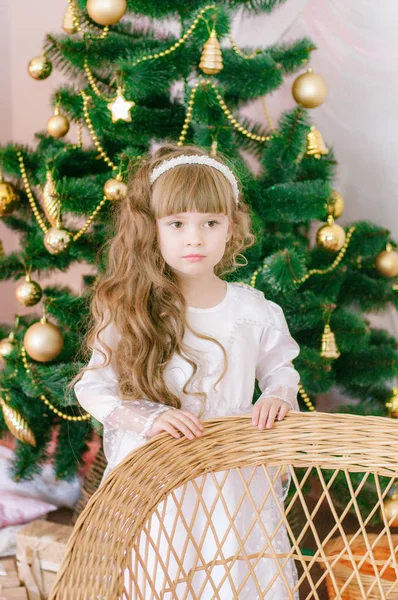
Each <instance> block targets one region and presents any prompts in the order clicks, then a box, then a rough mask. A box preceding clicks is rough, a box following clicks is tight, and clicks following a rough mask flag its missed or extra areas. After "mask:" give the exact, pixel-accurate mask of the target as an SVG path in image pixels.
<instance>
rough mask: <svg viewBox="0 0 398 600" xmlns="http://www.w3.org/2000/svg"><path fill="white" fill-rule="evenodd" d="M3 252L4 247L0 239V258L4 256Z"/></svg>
mask: <svg viewBox="0 0 398 600" xmlns="http://www.w3.org/2000/svg"><path fill="white" fill-rule="evenodd" d="M5 255H6V254H5V252H4V248H3V242H2V241H1V240H0V258H3V256H5Z"/></svg>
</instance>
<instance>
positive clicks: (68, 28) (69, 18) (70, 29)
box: [62, 4, 78, 35]
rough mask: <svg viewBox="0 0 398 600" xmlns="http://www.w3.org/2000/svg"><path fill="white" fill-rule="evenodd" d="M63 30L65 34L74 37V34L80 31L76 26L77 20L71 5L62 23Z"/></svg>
mask: <svg viewBox="0 0 398 600" xmlns="http://www.w3.org/2000/svg"><path fill="white" fill-rule="evenodd" d="M62 29H63V30H64V31H65V33H68V34H70V35H72V34H73V33H77V31H78V30H77V27H76V25H75V20H74V18H73V11H72V8H71V6H70V5H69V4H68V8H67V9H66V12H65V15H64V18H63V21H62Z"/></svg>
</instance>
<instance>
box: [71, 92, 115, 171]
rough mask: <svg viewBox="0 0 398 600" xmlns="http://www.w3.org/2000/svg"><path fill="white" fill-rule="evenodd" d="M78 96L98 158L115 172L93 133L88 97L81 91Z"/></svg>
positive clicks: (112, 163) (113, 164)
mask: <svg viewBox="0 0 398 600" xmlns="http://www.w3.org/2000/svg"><path fill="white" fill-rule="evenodd" d="M80 95H81V97H82V99H83V114H84V120H85V121H86V124H87V128H88V130H89V133H90V136H91V139H92V140H93V143H94V146H95V147H96V148H97V150H98V153H99V155H100V157H101V158H102V159H103V160H104V161H105V162H106V164H107V165H108V166H109V167H110V168H111V169H112V170H113V171H117V169H118V167H117V166H116V165H115V163H114V162H112V161H111V159H110V158H109V156H108V155H107V153H106V152H105V150H104V149H103V147H102V146H101V143H100V141H99V139H98V136H97V134H96V133H95V130H94V126H93V124H92V121H91V118H90V114H89V112H88V102H89V98H90V97H89V96H87V94H86V93H85V92H84V91H83V90H81V92H80Z"/></svg>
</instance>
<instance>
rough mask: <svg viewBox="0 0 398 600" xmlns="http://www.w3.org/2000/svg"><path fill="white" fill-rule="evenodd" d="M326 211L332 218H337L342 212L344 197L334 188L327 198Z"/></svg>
mask: <svg viewBox="0 0 398 600" xmlns="http://www.w3.org/2000/svg"><path fill="white" fill-rule="evenodd" d="M327 211H328V215H332V217H333V219H338V218H339V217H341V215H342V214H343V212H344V198H343V196H342V195H341V194H339V192H337V191H336V190H333V191H332V193H331V194H330V196H329V198H328V205H327Z"/></svg>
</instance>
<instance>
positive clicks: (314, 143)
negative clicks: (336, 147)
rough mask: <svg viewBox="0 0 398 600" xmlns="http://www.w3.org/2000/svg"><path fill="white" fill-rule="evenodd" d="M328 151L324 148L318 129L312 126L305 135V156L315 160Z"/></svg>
mask: <svg viewBox="0 0 398 600" xmlns="http://www.w3.org/2000/svg"><path fill="white" fill-rule="evenodd" d="M328 153H329V150H328V149H327V148H326V146H325V142H324V141H323V138H322V135H321V133H320V131H318V129H317V128H316V127H315V126H314V125H312V126H311V129H310V131H309V132H308V133H307V150H306V155H307V156H314V157H315V158H321V156H322V155H323V154H328Z"/></svg>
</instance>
